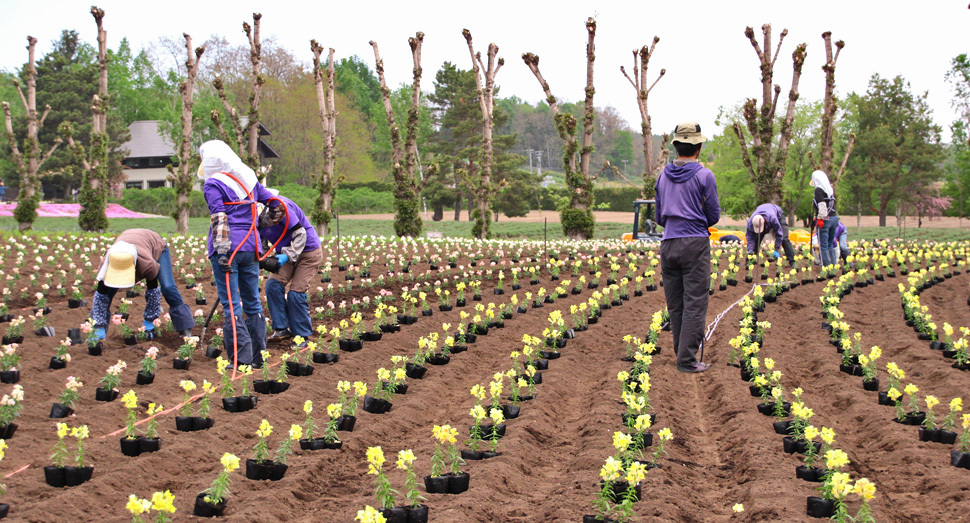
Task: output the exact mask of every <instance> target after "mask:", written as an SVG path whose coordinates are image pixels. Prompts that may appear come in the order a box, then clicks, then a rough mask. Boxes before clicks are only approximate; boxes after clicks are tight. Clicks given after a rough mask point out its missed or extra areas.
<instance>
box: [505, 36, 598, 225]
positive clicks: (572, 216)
mask: <svg viewBox="0 0 970 523" xmlns="http://www.w3.org/2000/svg"><path fill="white" fill-rule="evenodd" d="M586 32H587V38H588V39H587V43H586V102H585V105H584V111H583V127H584V129H583V147H582V149H580V150H579V151H578V152H579V157H580V161H579V163H578V165H577V162H576V152H577V149H579V146H578V144H577V143H576V125H577V123H578V122H577V121H576V117H574V116H573V115H572V114H569V113H563V112H561V111H560V110H559V103H558V101H557V100H556V97H555V96H553V95H552V91H551V90H550V89H549V84H548V83H547V82H546V81H545V79H544V78H543V77H542V74H541V73H540V72H539V57H538V56H536V55H535V54H533V53H525V54H523V55H522V61H524V62H525V65H527V66H528V67H529V69H530V70H531V71H532V74H534V75H535V77H536V80H538V81H539V85H540V86H542V90H543V92H544V93H545V95H546V103H548V104H549V108H550V109H551V110H552V114H553V118H554V120H555V122H556V131H557V132H558V133H559V138H560V139H561V140H562V142H563V162H562V163H563V171H565V174H566V186H567V187H568V188H569V194H570V198H569V207H568V208H562V209H559V221H560V222H561V223H562V228H563V232H564V233H565V234H566V236H567V237H568V238H570V239H572V240H586V239H589V238H592V237H593V233H594V232H595V229H596V220H595V218H593V211H592V208H593V180H595V178H596V175H594V174H591V173H590V172H589V160H590V155H592V153H593V117H594V112H593V95H594V94H595V92H596V90H595V89H594V88H593V61H594V60H595V59H596V54H595V47H594V45H593V41H594V39H595V37H596V21H595V20H593V19H592V18H589V19H587V20H586Z"/></svg>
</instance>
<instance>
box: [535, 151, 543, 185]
mask: <svg viewBox="0 0 970 523" xmlns="http://www.w3.org/2000/svg"><path fill="white" fill-rule="evenodd" d="M536 162H538V163H539V177H540V178H541V177H542V151H536Z"/></svg>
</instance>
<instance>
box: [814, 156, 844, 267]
mask: <svg viewBox="0 0 970 523" xmlns="http://www.w3.org/2000/svg"><path fill="white" fill-rule="evenodd" d="M809 185H811V186H812V187H815V193H814V197H813V199H812V218H813V219H814V220H815V226H816V227H818V246H819V250H821V253H820V256H821V258H822V267H828V266H829V265H835V261H836V257H835V248H834V247H833V243H832V240H833V239H834V238H835V228H836V227H838V225H839V213H837V212H836V211H835V191H834V190H833V189H832V184H830V183H829V177H828V175H826V174H825V173H824V172H822V171H815V172H813V173H812V181H811V182H809Z"/></svg>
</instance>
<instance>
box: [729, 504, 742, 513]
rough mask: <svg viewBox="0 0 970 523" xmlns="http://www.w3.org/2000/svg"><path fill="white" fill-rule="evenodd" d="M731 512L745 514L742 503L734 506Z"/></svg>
mask: <svg viewBox="0 0 970 523" xmlns="http://www.w3.org/2000/svg"><path fill="white" fill-rule="evenodd" d="M731 510H732V511H734V513H735V514H740V513H742V512H744V505H742V504H740V503H735V504H734V506H733V507H731Z"/></svg>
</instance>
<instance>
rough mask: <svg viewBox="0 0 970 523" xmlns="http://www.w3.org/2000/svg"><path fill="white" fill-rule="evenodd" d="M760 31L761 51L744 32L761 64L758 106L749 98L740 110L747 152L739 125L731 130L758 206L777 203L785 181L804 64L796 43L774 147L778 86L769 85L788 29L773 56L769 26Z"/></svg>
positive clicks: (802, 47) (750, 33) (750, 31)
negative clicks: (782, 114)
mask: <svg viewBox="0 0 970 523" xmlns="http://www.w3.org/2000/svg"><path fill="white" fill-rule="evenodd" d="M761 31H762V33H763V35H764V49H762V46H761V45H759V44H758V41H757V40H756V39H755V37H754V29H752V28H750V27H748V28H746V29H745V31H744V35H745V36H746V37H748V40H749V41H750V42H751V46H752V47H753V48H754V50H755V53H756V54H757V55H758V60H759V61H760V62H761V91H762V92H761V107H760V109H759V108H757V103H758V102H757V100H755V99H754V98H749V99H748V100H747V101H746V102H745V103H744V108H743V116H744V120H745V123H746V127H747V130H748V132H749V133H750V135H751V138H750V139H751V147H750V152H749V147H748V143H747V138H746V137H745V134H744V130H743V129H742V127H741V123H740V122H734V126H733V127H734V133H735V134H736V135H737V136H738V142H739V143H740V145H741V159H742V161H743V162H744V165H745V167H746V168H747V169H748V173H749V174H750V175H751V180H752V181H753V182H754V184H755V199H756V200H757V202H758V203H764V202H772V203H775V204H780V203H781V199H782V182H783V181H784V178H785V161H786V159H787V157H788V145H789V143H791V135H792V121H793V120H794V118H795V102H796V101H797V100H798V81H799V79H800V78H801V74H802V65H804V63H805V47H806V46H805V44H799V45H798V46H797V47H796V48H795V51H794V52H793V53H792V64H793V66H792V71H793V72H792V83H791V89H790V90H789V92H788V106H787V109H786V111H785V118H784V120H783V122H782V126H781V130H780V132H779V135H778V140H777V144H776V143H775V110H776V109H777V107H778V96H779V95H780V94H781V86H779V85H773V83H772V82H773V78H774V68H775V61H776V60H777V59H778V53H779V52H780V51H781V44H782V42H783V41H784V40H785V36H787V35H788V30H787V29H785V30H783V31H782V32H781V38H779V39H778V46H777V47H776V48H775V53H774V56H772V53H771V24H765V25H763V26H761ZM752 156H753V159H752Z"/></svg>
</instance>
